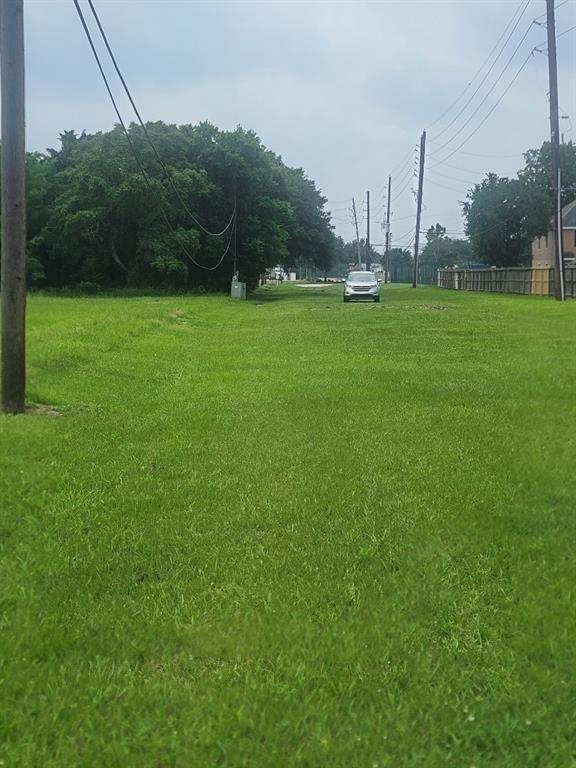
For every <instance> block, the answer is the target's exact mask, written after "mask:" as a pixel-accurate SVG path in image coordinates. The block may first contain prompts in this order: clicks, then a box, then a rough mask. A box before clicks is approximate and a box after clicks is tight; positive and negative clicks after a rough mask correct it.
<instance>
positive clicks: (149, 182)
mask: <svg viewBox="0 0 576 768" xmlns="http://www.w3.org/2000/svg"><path fill="white" fill-rule="evenodd" d="M74 5H75V7H76V11H77V13H78V16H79V18H80V22H81V23H82V27H83V29H84V32H85V33H86V37H87V39H88V43H89V44H90V48H91V49H92V53H93V54H94V58H95V60H96V64H97V65H98V69H99V70H100V74H101V75H102V79H103V81H104V85H105V86H106V90H107V91H108V96H109V97H110V101H111V102H112V105H113V107H114V111H115V112H116V116H117V118H118V121H119V123H120V126H121V128H122V130H123V132H124V135H125V136H126V139H127V141H128V144H129V146H130V149H131V151H132V154H133V155H134V159H135V160H136V164H137V165H138V168H139V170H140V172H141V174H142V176H143V178H144V181H145V182H146V185H147V187H148V189H149V191H150V192H151V193H152V194H153V195H155V194H156V193H155V190H154V185H153V184H152V180H151V179H150V177H149V175H148V173H147V171H146V169H145V168H144V166H143V164H142V161H141V159H140V156H139V155H138V152H137V151H136V147H135V146H134V142H133V141H132V138H131V136H130V134H129V132H128V129H127V128H126V124H125V123H124V120H123V119H122V114H121V112H120V109H119V108H118V105H117V103H116V99H115V98H114V94H113V93H112V89H111V88H110V83H109V82H108V78H107V77H106V73H105V72H104V68H103V67H102V62H101V61H100V57H99V55H98V51H97V50H96V47H95V45H94V41H93V39H92V35H91V34H90V30H89V29H88V25H87V24H86V19H85V18H84V14H83V13H82V8H81V7H80V4H79V2H78V0H74ZM157 202H158V208H159V210H160V212H161V214H162V218H163V219H164V221H165V223H166V225H167V227H168V228H169V229H170V231H171V233H172V234H173V235H177V232H176V230H175V229H174V227H173V226H172V223H171V222H170V219H169V218H168V215H167V214H166V211H165V210H164V206H163V205H162V202H161V201H160V199H159V198H157ZM235 215H236V211H235V210H234V214H233V216H235ZM232 231H233V230H232ZM176 242H177V245H178V247H179V248H180V250H181V251H182V252H183V253H184V255H185V256H186V257H187V258H188V259H190V261H191V262H192V263H193V264H195V265H196V266H197V267H199V268H200V269H205V270H207V271H210V272H211V271H213V270H215V269H217V268H218V267H219V266H220V264H221V263H222V261H223V260H224V257H225V256H226V254H227V253H228V250H229V248H230V243H231V242H232V237H230V240H229V242H228V246H227V248H226V250H225V251H224V254H223V256H222V257H221V258H220V260H219V261H218V263H217V264H216V265H215V266H213V267H206V266H205V265H204V264H200V263H199V262H198V261H196V259H195V258H194V257H193V256H191V255H190V253H188V249H187V248H186V247H185V246H184V245H183V244H182V243H181V242H180V238H179V237H176Z"/></svg>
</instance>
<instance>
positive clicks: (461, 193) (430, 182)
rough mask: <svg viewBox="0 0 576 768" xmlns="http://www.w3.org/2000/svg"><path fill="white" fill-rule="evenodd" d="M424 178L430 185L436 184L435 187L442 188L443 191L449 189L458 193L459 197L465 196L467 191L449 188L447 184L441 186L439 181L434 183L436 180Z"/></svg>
mask: <svg viewBox="0 0 576 768" xmlns="http://www.w3.org/2000/svg"><path fill="white" fill-rule="evenodd" d="M424 178H425V179H426V181H427V182H428V183H429V184H434V186H435V187H442V189H448V190H450V192H457V193H458V194H459V195H463V194H465V193H466V191H467V190H464V189H455V188H454V187H449V186H447V185H446V184H441V183H440V182H439V181H434V179H431V178H430V177H429V176H425V177H424Z"/></svg>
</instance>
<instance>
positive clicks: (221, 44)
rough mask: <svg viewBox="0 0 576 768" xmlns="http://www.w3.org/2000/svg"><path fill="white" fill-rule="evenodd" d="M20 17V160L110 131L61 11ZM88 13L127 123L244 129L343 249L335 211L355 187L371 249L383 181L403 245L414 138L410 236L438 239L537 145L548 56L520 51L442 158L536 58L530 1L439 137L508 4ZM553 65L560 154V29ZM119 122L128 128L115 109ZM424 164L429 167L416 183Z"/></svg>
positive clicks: (36, 10) (137, 0) (43, 9)
mask: <svg viewBox="0 0 576 768" xmlns="http://www.w3.org/2000/svg"><path fill="white" fill-rule="evenodd" d="M82 2H83V3H84V4H85V10H86V12H87V13H89V10H88V6H87V3H86V0H82ZM24 3H25V9H26V18H25V24H26V38H27V88H28V97H27V98H28V104H27V126H28V127H27V131H28V136H27V141H28V149H30V150H43V149H45V148H46V147H54V146H57V144H58V134H59V133H60V132H61V131H63V130H64V129H71V128H75V129H76V130H78V131H81V130H82V129H86V130H87V131H88V132H94V131H97V130H107V129H109V128H110V127H111V126H112V125H113V123H114V122H115V115H114V113H113V109H112V106H111V104H110V103H109V101H108V100H107V95H106V93H105V90H104V86H103V83H102V81H101V79H100V75H99V73H98V71H97V69H96V65H95V63H94V61H93V59H92V58H91V53H90V50H89V48H88V44H87V41H86V39H85V38H84V36H83V32H82V29H81V27H80V23H79V20H78V18H77V16H76V13H75V9H74V4H73V2H72V0H24ZM94 3H95V6H96V8H97V10H99V12H100V16H101V20H102V22H103V25H104V27H105V29H106V31H107V32H108V35H109V39H110V42H111V44H112V47H113V49H114V50H115V52H116V54H117V58H118V59H119V63H120V66H121V68H122V69H123V72H124V75H125V77H126V79H127V81H128V84H129V86H130V87H131V89H132V91H133V95H134V97H135V99H136V102H137V104H138V105H139V108H140V111H141V112H142V113H143V116H144V119H146V120H164V121H165V122H172V123H195V122H197V121H199V120H209V121H211V122H213V123H215V124H216V125H217V126H219V127H220V128H225V129H231V128H234V127H235V126H236V125H237V124H238V123H240V124H241V125H242V126H244V127H245V128H251V129H253V130H255V131H256V132H257V133H258V135H259V136H260V137H261V139H262V141H263V142H264V144H265V145H266V146H267V147H268V148H270V149H272V150H273V151H274V152H276V153H277V154H279V155H281V156H282V157H283V159H284V161H285V162H286V163H287V164H288V165H291V166H299V167H302V168H304V169H305V171H306V172H307V173H308V175H309V176H310V177H311V178H312V179H314V180H315V182H316V184H317V185H318V187H319V188H320V189H321V190H322V191H323V193H324V194H325V195H326V197H327V198H328V200H329V205H328V207H329V209H330V210H331V211H333V215H334V223H335V225H336V228H337V229H336V231H337V233H338V234H341V235H342V236H343V237H345V239H352V237H353V226H352V225H351V223H350V216H349V212H348V208H349V207H350V205H351V203H350V200H351V197H352V196H353V195H354V196H355V197H356V200H357V204H358V206H359V209H360V215H361V216H362V217H363V214H362V212H361V210H362V208H363V203H362V201H363V200H364V199H365V196H366V190H368V189H369V190H370V191H371V195H372V201H373V205H372V215H371V219H372V241H373V242H376V243H381V242H382V233H381V229H380V222H381V221H382V217H383V213H384V211H383V204H384V197H385V195H384V189H385V185H386V183H387V177H388V174H389V173H390V172H392V176H393V194H392V198H393V201H394V202H393V205H392V210H393V219H392V222H393V224H392V232H393V242H395V243H396V244H408V243H409V242H410V240H411V239H412V237H413V228H414V211H415V203H414V199H413V193H412V191H411V188H412V184H411V178H412V173H413V171H414V163H415V162H416V157H415V155H414V148H415V146H416V145H417V143H418V142H419V139H420V134H421V132H422V130H423V129H424V128H426V129H427V130H428V137H429V153H430V155H434V157H435V158H436V159H432V157H431V156H429V157H428V159H427V171H426V176H427V181H426V183H425V188H424V213H423V228H426V227H427V226H429V225H430V224H433V223H436V222H440V223H441V224H443V225H445V226H446V227H447V228H448V229H449V230H451V231H454V232H458V231H461V230H462V219H461V216H460V207H459V204H458V201H459V200H462V199H464V197H465V194H466V189H467V188H468V187H469V186H470V184H471V183H474V182H475V181H478V180H479V179H480V178H481V176H482V173H483V172H484V171H486V170H493V171H495V172H498V173H501V174H505V173H508V174H513V173H514V172H515V171H516V170H517V169H518V168H520V167H521V166H522V157H521V153H522V152H523V151H524V150H526V149H527V148H529V147H537V146H539V145H540V144H541V143H542V141H543V140H545V139H546V138H547V137H548V136H549V121H548V103H547V90H548V85H547V58H546V56H545V55H543V54H541V53H535V54H534V55H533V57H531V58H529V60H528V63H527V64H526V66H525V67H524V69H523V70H522V71H521V73H520V74H519V75H518V77H517V79H516V81H515V82H514V84H513V85H512V86H511V88H510V90H509V91H508V93H507V94H506V96H505V97H504V98H503V100H502V102H501V103H500V104H499V105H498V106H497V107H496V109H495V110H494V112H493V113H492V114H491V116H490V117H489V118H488V119H487V120H486V122H485V123H484V124H483V125H482V126H481V127H480V128H479V130H477V132H476V133H475V134H474V135H473V136H472V138H470V140H469V141H468V142H467V143H466V144H465V145H464V146H463V147H462V149H461V150H459V151H458V152H456V153H455V154H453V155H451V156H450V157H448V155H449V153H451V151H452V150H453V149H455V148H457V147H458V145H459V144H461V143H462V142H463V141H464V140H465V139H467V137H468V136H469V135H470V134H471V133H472V132H473V131H475V129H476V128H477V127H478V125H479V124H480V122H481V121H482V120H483V118H484V117H485V116H486V114H487V113H488V112H489V110H490V109H491V108H492V107H493V105H494V104H495V102H496V101H497V99H498V98H499V96H500V95H501V94H502V92H503V91H504V90H505V89H506V87H507V86H508V84H509V83H510V81H511V80H512V78H513V77H514V76H515V75H516V74H517V72H518V70H519V68H520V66H521V65H522V63H523V62H524V61H525V59H526V57H527V56H528V55H529V53H530V51H531V50H532V49H533V47H534V46H537V45H539V44H542V47H543V48H545V47H546V45H545V40H546V29H545V28H544V27H542V26H538V24H535V23H532V24H531V22H532V21H533V20H534V19H537V21H538V22H539V23H540V24H542V22H544V21H545V17H541V16H540V14H543V13H544V11H545V2H544V0H531V2H529V5H528V7H527V9H526V11H525V12H524V15H523V16H522V18H521V19H520V21H519V23H518V26H517V28H516V30H515V32H513V34H512V37H511V39H510V41H509V43H508V45H507V46H506V48H505V49H504V50H503V52H502V54H501V56H500V59H499V60H498V61H497V63H496V64H495V66H494V68H493V70H492V72H491V73H490V74H489V76H488V78H487V80H486V82H485V84H484V86H482V87H481V88H480V90H479V92H478V94H477V95H476V96H475V97H474V98H473V99H472V101H471V103H470V105H469V106H468V107H467V108H466V109H465V110H464V112H463V113H462V115H460V117H458V118H457V119H456V121H455V122H454V124H453V125H452V126H450V125H449V124H450V122H451V120H453V118H455V117H456V116H457V115H458V112H459V111H460V109H461V108H462V107H464V106H465V105H466V102H467V101H468V99H470V98H471V97H472V95H473V93H474V91H475V89H476V88H477V87H478V85H479V84H480V81H481V79H482V76H483V75H484V74H485V73H486V71H487V70H488V68H489V66H490V64H491V63H492V61H493V60H494V58H495V57H496V53H497V51H496V52H495V53H494V55H493V57H492V59H490V61H489V63H488V64H487V65H486V67H485V68H484V69H483V70H482V72H481V74H480V76H479V77H476V79H475V80H473V82H472V85H471V86H469V87H468V89H467V90H466V92H465V94H464V96H463V97H462V98H461V99H460V101H459V102H458V103H457V105H456V106H455V107H454V108H453V109H452V110H451V111H449V112H448V114H446V116H445V117H444V118H443V119H442V120H440V121H439V122H435V121H436V120H437V118H438V117H439V116H441V115H442V113H443V112H444V111H445V110H446V109H447V108H448V107H450V105H451V104H452V103H453V102H454V100H455V99H456V98H457V97H458V96H459V95H460V94H461V93H462V92H463V91H464V89H466V87H467V84H468V83H469V82H470V81H471V80H472V79H473V78H474V77H475V75H476V74H477V72H478V70H479V68H480V67H481V66H482V64H483V63H484V62H485V60H486V59H487V57H488V55H489V53H490V51H491V50H492V49H493V48H494V46H495V44H496V42H497V41H498V38H499V37H500V36H501V35H502V33H503V32H504V30H505V29H506V27H507V26H508V25H509V24H510V22H511V21H512V23H515V21H516V20H517V19H518V18H519V17H520V14H521V12H522V10H523V6H524V5H525V2H522V3H521V2H519V1H518V0H493V1H492V2H487V1H485V0H484V1H482V2H481V1H475V0H460V2H439V1H436V0H420V1H419V2H418V1H416V0H403V1H402V2H333V1H332V0H329V1H327V2H296V1H294V0H292V1H289V2H272V1H271V0H268V1H263V2H244V0H237V1H236V2H193V1H192V0H180V1H176V0H94ZM557 6H559V7H558V10H557V31H558V33H561V32H563V31H564V30H566V29H568V28H569V27H571V26H573V25H575V24H576V0H567V2H562V0H558V2H557ZM515 13H516V15H515V16H514V14H515ZM539 16H540V18H537V17H539ZM511 31H512V26H509V32H511ZM525 34H526V37H525V39H524V41H523V42H522V43H521V44H520V47H519V49H518V52H517V54H516V56H515V57H514V58H513V60H512V62H511V63H510V65H509V66H508V68H507V69H506V70H505V72H504V74H502V77H501V80H500V81H499V83H498V84H497V85H496V87H495V89H494V90H493V92H492V93H491V94H490V95H489V96H488V98H487V100H486V101H485V103H484V104H483V105H482V106H480V108H479V110H478V112H477V114H476V115H475V116H473V117H472V118H471V119H470V122H469V123H468V125H466V126H465V127H464V123H465V122H466V120H468V119H469V118H470V117H471V115H472V112H473V111H474V110H475V109H476V108H477V107H478V106H479V104H480V102H481V100H482V99H483V98H484V96H485V95H486V94H487V93H488V92H489V90H490V87H491V86H492V85H493V83H494V81H495V80H496V79H497V78H498V76H499V75H500V74H501V72H502V70H504V68H505V66H506V64H507V62H508V60H509V59H510V57H511V56H512V54H513V52H514V50H515V48H516V47H517V45H518V44H519V43H520V41H521V39H522V37H523V36H524V35H525ZM506 36H507V35H506ZM504 40H505V38H504V39H503V40H502V44H501V45H503V43H504ZM558 57H559V83H560V105H561V108H562V110H563V112H562V114H564V115H567V116H568V117H569V118H571V119H564V120H562V123H561V128H562V130H564V131H565V133H566V140H568V139H569V138H572V139H576V136H575V133H576V75H575V72H576V30H574V31H572V32H569V33H567V34H566V35H563V36H561V37H560V38H559V39H558ZM118 93H119V90H118ZM121 103H122V104H125V101H124V100H122V99H121ZM125 115H126V118H127V119H132V118H131V116H130V113H129V109H128V106H127V105H126V106H125ZM572 126H573V127H574V130H572ZM442 131H444V132H443V133H441V132H442ZM439 134H440V135H439ZM455 134H457V135H455ZM434 142H435V143H434ZM446 142H449V146H448V147H445V148H442V146H441V145H442V144H443V143H446ZM438 159H440V160H442V159H444V160H445V163H444V164H440V165H436V167H433V166H434V165H435V163H437V162H438ZM414 185H415V181H414ZM365 226H366V222H365V221H364V222H363V223H362V230H363V231H365Z"/></svg>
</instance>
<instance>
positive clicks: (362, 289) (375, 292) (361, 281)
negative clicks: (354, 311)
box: [344, 272, 380, 302]
mask: <svg viewBox="0 0 576 768" xmlns="http://www.w3.org/2000/svg"><path fill="white" fill-rule="evenodd" d="M352 299H370V301H380V284H379V283H378V280H377V278H376V275H375V274H374V272H350V273H349V274H348V277H347V278H346V281H345V283H344V301H345V302H348V301H352Z"/></svg>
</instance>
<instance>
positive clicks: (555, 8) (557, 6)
mask: <svg viewBox="0 0 576 768" xmlns="http://www.w3.org/2000/svg"><path fill="white" fill-rule="evenodd" d="M568 2H570V0H562V2H561V3H558V5H555V6H554V10H555V11H557V10H558V8H562V6H563V5H566V3H568ZM544 16H546V13H541V14H540V16H536V18H535V19H534V21H538V19H543V18H544ZM543 26H546V25H545V24H544V25H543Z"/></svg>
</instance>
